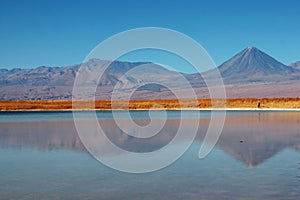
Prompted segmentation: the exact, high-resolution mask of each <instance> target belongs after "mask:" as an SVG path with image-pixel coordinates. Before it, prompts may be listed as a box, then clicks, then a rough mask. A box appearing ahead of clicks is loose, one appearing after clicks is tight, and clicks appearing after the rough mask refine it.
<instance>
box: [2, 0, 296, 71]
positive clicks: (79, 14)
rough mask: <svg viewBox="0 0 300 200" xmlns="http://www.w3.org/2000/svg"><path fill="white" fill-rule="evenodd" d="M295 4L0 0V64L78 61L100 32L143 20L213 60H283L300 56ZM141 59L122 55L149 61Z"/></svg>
mask: <svg viewBox="0 0 300 200" xmlns="http://www.w3.org/2000/svg"><path fill="white" fill-rule="evenodd" d="M299 8H300V3H299V1H296V0H294V1H292V0H286V1H271V0H270V1H268V0H265V1H258V0H252V1H233V0H226V1H221V0H220V1H216V0H210V1H208V0H207V1H201V0H198V1H197V0H195V1H192V0H185V1H183V0H181V1H177V0H173V1H171V0H151V1H150V0H139V1H138V0H136V1H135V0H123V1H121V0H120V1H116V0H110V1H109V0H107V1H106V0H105V1H100V0H99V1H91V0H86V1H83V0H82V1H81V0H75V1H71V0H49V1H47V0H26V1H25V0H19V1H17V0H0V27H1V28H0V68H14V67H21V68H34V67H38V66H41V65H46V66H65V65H71V64H74V63H80V62H81V61H82V60H83V59H84V58H85V56H86V55H87V54H88V53H89V52H90V51H91V50H92V49H93V48H94V47H95V46H96V45H97V44H98V43H100V42H101V41H103V40H105V39H107V38H108V37H110V36H112V35H114V34H116V33H119V32H121V31H125V30H128V29H132V28H138V27H146V26H152V27H153V26H157V27H165V28H170V29H174V30H177V31H180V32H182V33H184V34H186V35H188V36H190V37H192V38H193V39H195V40H196V41H197V42H199V43H200V44H201V45H202V46H203V47H204V48H205V49H206V50H207V51H208V53H209V54H210V55H211V57H212V58H213V60H214V61H215V63H216V64H217V65H219V64H221V63H222V62H224V61H225V60H227V59H228V58H230V57H232V56H233V55H234V54H236V53H238V52H239V51H241V50H242V49H244V48H246V47H247V46H256V47H258V48H260V49H261V50H263V51H265V52H266V53H268V54H270V55H271V56H273V57H275V58H276V59H278V60H279V61H281V62H283V63H284V64H290V63H291V62H294V61H298V60H300V26H299V24H300V11H299ZM146 57H147V56H144V57H142V56H141V54H140V55H139V56H138V55H137V56H136V57H134V56H131V57H128V59H129V60H131V61H134V60H136V61H139V60H147V59H149V60H150V61H156V60H155V56H153V55H152V56H151V55H150V56H149V58H146ZM158 57H159V56H158ZM160 57H161V56H160ZM157 61H158V62H159V58H158V60H157ZM175 67H177V68H178V69H179V70H180V71H186V72H188V71H189V70H190V69H188V68H184V67H183V66H175Z"/></svg>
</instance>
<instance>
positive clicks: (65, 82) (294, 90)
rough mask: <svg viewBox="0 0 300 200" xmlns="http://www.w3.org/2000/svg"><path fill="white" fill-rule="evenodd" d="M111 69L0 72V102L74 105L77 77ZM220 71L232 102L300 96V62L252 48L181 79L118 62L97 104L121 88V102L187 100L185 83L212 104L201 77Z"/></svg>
mask: <svg viewBox="0 0 300 200" xmlns="http://www.w3.org/2000/svg"><path fill="white" fill-rule="evenodd" d="M107 63H110V62H109V61H106V60H100V59H91V60H89V61H87V62H85V63H82V64H75V65H71V66H66V67H47V66H41V67H38V68H35V69H21V68H14V69H11V70H8V69H0V100H41V99H45V100H48V99H71V98H72V89H73V85H74V80H75V77H76V75H77V74H78V73H88V74H95V73H94V72H95V70H99V69H100V70H102V66H105V65H106V64H107ZM141 66H142V67H141ZM93 70H94V71H93ZM216 70H219V72H220V74H221V76H222V78H223V81H224V84H225V87H226V94H227V97H229V98H243V97H254V98H263V97H299V96H300V61H299V62H295V63H292V64H290V65H289V66H287V65H284V64H282V63H281V62H279V61H277V60H276V59H274V58H272V57H271V56H269V55H267V54H266V53H264V52H262V51H261V50H259V49H257V48H255V47H248V48H246V49H244V50H242V51H241V52H239V53H238V54H236V55H234V56H233V57H232V58H231V59H229V60H227V61H226V62H224V63H223V64H221V65H220V66H219V67H217V68H216V69H211V70H209V71H206V72H203V73H201V74H199V73H193V74H187V73H178V72H175V71H171V70H168V69H166V68H164V67H163V66H160V65H157V64H154V63H151V62H120V61H114V62H112V63H111V64H110V66H109V67H108V68H107V69H106V70H105V71H104V73H103V76H102V77H101V79H100V81H99V83H98V87H97V91H96V98H97V99H110V97H111V94H112V91H113V89H114V87H115V86H118V90H117V91H118V92H117V93H118V94H119V95H118V98H120V99H122V98H125V97H127V96H128V94H130V93H131V92H132V91H135V92H134V93H133V94H132V96H131V98H132V99H174V98H176V97H175V96H174V93H173V92H174V91H177V92H180V93H181V94H183V95H184V94H185V93H187V94H188V89H187V87H186V82H183V78H184V81H187V82H188V83H189V84H190V85H191V86H192V87H193V89H194V90H195V91H196V94H197V96H198V97H199V98H209V93H208V89H207V87H206V84H205V82H204V80H203V78H202V76H203V77H206V79H208V80H213V79H214V74H215V72H216ZM90 81H96V78H95V79H94V80H90ZM187 98H188V97H187Z"/></svg>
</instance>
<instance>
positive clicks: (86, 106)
mask: <svg viewBox="0 0 300 200" xmlns="http://www.w3.org/2000/svg"><path fill="white" fill-rule="evenodd" d="M258 102H260V108H258ZM74 104H75V106H74ZM93 110H95V111H112V110H114V111H126V110H130V111H148V110H157V111H163V110H168V111H173V110H174V111H176V110H177V111H178V110H183V111H184V110H186V111H188V110H190V111H197V110H199V111H211V110H220V111H222V110H225V111H300V98H262V99H257V98H236V99H214V100H213V101H212V100H211V99H198V100H191V99H185V100H180V102H179V101H178V100H174V99H170V100H130V101H124V100H116V101H110V100H96V101H88V100H85V101H84V100H82V101H72V100H18V101H0V112H2V113H3V112H9V111H11V112H18V111H19V112H26V111H29V112H34V111H36V112H43V111H49V112H55V111H61V112H62V111H69V112H70V111H93Z"/></svg>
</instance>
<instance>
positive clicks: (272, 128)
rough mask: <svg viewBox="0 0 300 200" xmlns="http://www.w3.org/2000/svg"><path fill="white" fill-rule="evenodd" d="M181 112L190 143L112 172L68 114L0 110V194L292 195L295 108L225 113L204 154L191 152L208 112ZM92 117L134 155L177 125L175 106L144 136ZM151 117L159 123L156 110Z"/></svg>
mask: <svg viewBox="0 0 300 200" xmlns="http://www.w3.org/2000/svg"><path fill="white" fill-rule="evenodd" d="M120 112H121V111H120ZM185 112H190V115H189V116H190V117H188V118H185V119H182V120H185V122H186V123H185V125H186V126H189V123H191V124H192V123H199V124H200V126H199V130H198V134H197V137H196V139H195V141H194V142H193V144H192V146H191V147H190V148H189V149H188V151H187V152H185V154H184V155H183V156H182V157H181V158H180V159H178V160H177V161H176V162H175V163H173V164H172V165H170V166H168V167H166V168H164V169H162V170H159V171H156V172H152V173H146V174H128V173H123V172H118V171H116V170H113V169H111V168H108V167H106V166H104V165H103V164H101V163H100V162H98V161H97V160H96V159H94V158H93V157H92V156H91V155H90V154H89V153H88V152H87V151H86V150H85V148H84V146H83V145H82V143H81V141H80V139H79V136H78V134H77V132H76V129H75V125H74V122H73V120H72V113H71V112H7V113H1V114H0V177H1V178H0V199H299V196H300V164H299V163H300V126H299V124H300V112H278V111H277V112H274V111H260V112H256V111H229V112H227V118H226V123H225V126H224V129H223V132H222V135H221V137H220V139H219V141H218V143H217V145H216V146H215V148H214V149H213V151H212V152H211V153H210V154H209V155H208V156H207V157H205V158H204V159H199V158H198V152H199V148H200V146H201V143H202V140H203V138H204V136H205V133H206V130H207V127H208V123H209V119H210V112H209V111H201V116H200V119H198V118H196V117H195V116H196V115H195V112H199V111H185ZM97 116H98V119H99V122H100V124H101V126H102V127H103V129H104V130H105V131H106V133H107V136H108V137H109V139H110V140H111V141H112V142H113V143H114V144H116V145H117V146H119V147H121V148H123V149H126V150H128V151H133V152H152V151H155V150H157V149H159V148H162V147H163V146H165V145H167V144H168V143H169V142H170V140H171V139H172V138H173V137H174V135H175V133H176V131H177V129H178V126H179V122H180V112H179V111H168V120H167V121H166V123H165V126H164V128H163V129H162V130H161V132H160V133H159V134H157V135H156V136H154V137H152V138H150V139H147V140H145V139H137V138H133V137H130V136H126V137H125V135H124V133H122V132H121V131H120V130H119V129H118V127H117V126H116V124H115V123H114V121H113V118H112V114H111V112H109V111H104V112H97ZM131 116H132V117H133V118H134V120H135V122H136V123H138V124H147V123H148V122H149V120H148V119H147V117H148V116H149V115H148V113H147V112H146V111H134V112H131ZM156 117H157V118H156V120H157V121H159V120H162V119H161V118H160V113H159V111H157V115H156ZM82 120H83V121H86V123H89V121H88V119H82ZM122 120H124V122H125V123H126V120H127V119H126V118H122ZM154 123H155V120H154ZM120 138H121V139H120ZM178 145H180V144H178ZM101 147H103V148H105V147H106V146H105V144H101ZM112 153H113V152H107V156H113V154H112ZM121 157H122V155H121Z"/></svg>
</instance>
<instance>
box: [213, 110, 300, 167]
mask: <svg viewBox="0 0 300 200" xmlns="http://www.w3.org/2000/svg"><path fill="white" fill-rule="evenodd" d="M298 121H299V120H298V117H297V116H294V115H287V114H284V113H277V114H274V113H273V114H272V113H261V114H260V116H259V113H252V114H251V115H250V116H249V117H247V118H230V119H227V120H226V125H225V127H224V130H223V134H222V135H221V138H220V140H219V142H218V146H219V147H220V148H222V149H223V150H224V151H226V152H228V153H230V154H231V155H233V156H234V157H235V158H236V159H237V160H239V161H241V162H243V163H244V164H246V165H247V166H249V167H253V166H257V165H259V164H260V163H263V162H264V161H265V160H267V159H269V158H271V157H272V156H274V155H275V154H277V153H278V152H280V151H281V150H283V149H285V148H294V149H297V147H299V146H300V132H299V127H298ZM298 150H299V149H298Z"/></svg>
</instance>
